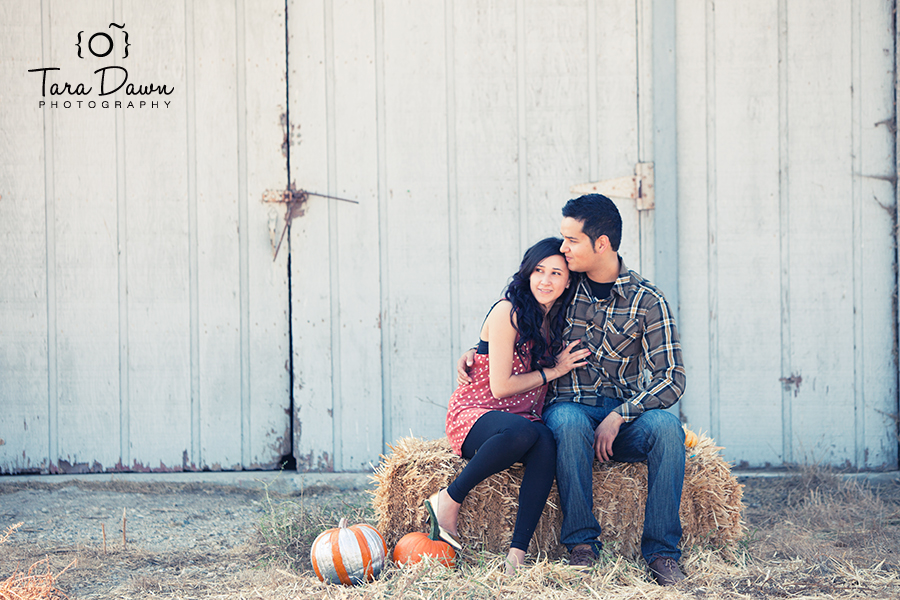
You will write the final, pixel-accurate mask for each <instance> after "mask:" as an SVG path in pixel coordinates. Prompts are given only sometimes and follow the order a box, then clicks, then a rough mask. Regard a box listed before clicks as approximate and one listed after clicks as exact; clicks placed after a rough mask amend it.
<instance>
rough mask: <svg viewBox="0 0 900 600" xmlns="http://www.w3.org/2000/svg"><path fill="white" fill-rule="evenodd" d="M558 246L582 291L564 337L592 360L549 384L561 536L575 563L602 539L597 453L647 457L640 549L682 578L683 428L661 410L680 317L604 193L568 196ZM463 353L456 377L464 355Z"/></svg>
mask: <svg viewBox="0 0 900 600" xmlns="http://www.w3.org/2000/svg"><path fill="white" fill-rule="evenodd" d="M560 233H561V234H562V237H563V240H564V241H563V245H562V248H561V250H562V252H563V253H564V254H565V256H566V261H567V263H568V265H569V269H570V270H571V271H573V272H575V273H579V274H580V275H578V276H577V277H576V278H574V279H572V284H573V285H575V286H576V293H575V294H574V297H573V299H572V301H571V302H570V303H569V304H568V306H567V307H565V310H566V311H567V312H566V317H567V323H568V324H567V326H566V329H565V331H564V334H563V339H564V341H565V342H566V343H568V342H571V341H574V340H579V339H580V340H581V341H582V346H587V347H588V348H590V349H591V355H590V356H589V357H588V364H587V365H586V366H585V367H581V368H579V369H576V370H573V371H571V372H570V373H569V374H568V375H565V376H563V377H561V378H560V379H558V380H556V381H554V382H553V383H552V384H551V387H550V390H549V392H548V394H547V400H546V406H545V408H544V417H543V418H544V422H545V423H546V424H547V426H548V427H549V428H550V429H551V430H552V431H553V434H554V437H555V438H556V443H557V471H556V482H557V487H558V489H559V495H560V502H561V504H562V511H563V525H562V531H561V533H560V541H561V542H562V543H563V544H565V545H566V547H567V548H568V549H569V563H570V564H572V565H576V566H590V565H591V564H593V563H594V561H595V560H596V558H597V552H598V551H599V550H600V548H601V543H600V541H599V536H600V525H599V523H598V522H597V519H596V518H595V517H594V513H593V460H594V457H596V458H597V460H599V461H601V462H605V461H608V460H616V461H620V462H641V461H647V471H648V477H647V504H646V509H645V512H644V531H643V535H642V538H641V554H642V555H643V557H644V559H645V560H646V561H647V564H648V566H649V567H650V571H651V573H652V574H653V576H654V578H655V579H656V581H657V582H658V583H660V584H661V585H673V584H675V583H678V582H679V581H681V580H682V579H684V574H683V573H682V572H681V570H680V569H679V567H678V562H677V561H678V559H679V558H681V552H680V550H679V549H678V543H679V542H680V540H681V520H680V518H679V507H680V505H681V490H682V486H683V483H684V430H683V429H682V427H681V423H680V421H679V420H678V418H677V417H676V416H674V415H672V414H671V413H669V412H666V411H664V410H660V409H663V408H667V407H669V406H671V405H673V404H674V403H675V402H677V401H678V399H679V398H680V397H681V394H682V392H683V391H684V384H685V375H684V365H683V362H682V359H681V345H680V343H679V341H678V333H677V330H676V328H675V321H674V319H673V318H672V315H671V312H670V310H669V306H668V304H667V303H666V300H665V298H664V297H663V295H662V293H660V291H659V290H657V289H656V288H655V287H653V286H652V285H650V284H649V283H648V282H647V281H646V280H645V279H643V278H642V277H641V276H640V275H638V274H637V273H635V272H634V271H629V270H628V269H627V268H626V267H625V264H624V263H623V262H622V259H621V258H620V257H619V254H618V249H619V242H620V240H621V237H622V219H621V216H620V215H619V211H618V209H617V208H616V206H615V204H613V202H612V201H611V200H610V199H609V198H607V197H605V196H601V195H599V194H589V195H586V196H581V197H580V198H576V199H574V200H570V201H569V202H568V203H567V204H566V205H565V207H564V208H563V220H562V224H561V226H560ZM467 358H469V356H468V355H466V356H464V357H463V358H461V359H460V362H459V371H460V379H461V380H464V379H466V378H467V376H466V375H465V366H466V359H467Z"/></svg>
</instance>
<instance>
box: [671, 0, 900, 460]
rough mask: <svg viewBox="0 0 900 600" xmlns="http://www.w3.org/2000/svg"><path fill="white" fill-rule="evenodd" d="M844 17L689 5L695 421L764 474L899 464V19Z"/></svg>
mask: <svg viewBox="0 0 900 600" xmlns="http://www.w3.org/2000/svg"><path fill="white" fill-rule="evenodd" d="M704 4H705V6H704ZM882 4H884V3H882ZM831 8H832V10H822V6H821V3H812V2H807V3H802V2H783V1H781V2H779V1H777V0H772V1H771V2H766V3H754V4H753V5H752V6H750V5H746V6H736V5H729V4H725V5H723V4H721V3H716V4H715V7H714V9H713V4H712V3H711V2H707V3H702V2H681V3H679V13H678V18H679V21H678V27H679V29H678V31H679V43H680V45H679V48H678V64H679V90H680V94H679V104H680V108H679V148H680V150H679V169H680V173H681V176H680V179H679V184H680V185H683V186H685V187H683V188H682V191H681V193H680V194H679V208H680V215H679V220H680V223H681V226H680V231H681V240H680V248H681V250H682V260H681V265H682V274H681V276H682V285H681V306H682V312H681V324H680V325H681V331H682V333H683V338H684V339H683V341H684V346H685V355H686V357H688V358H687V361H688V369H689V382H690V383H689V390H688V393H687V394H686V396H685V399H684V400H683V402H682V409H681V410H682V414H683V416H684V417H685V418H686V419H687V420H688V421H689V422H691V423H692V424H693V425H695V426H697V427H699V428H701V429H708V430H710V431H711V432H712V433H713V435H714V436H715V437H716V439H717V441H718V442H719V443H720V444H722V445H723V446H725V448H726V454H727V455H728V456H729V458H730V459H732V460H735V461H738V462H742V463H745V464H749V465H753V466H760V465H765V464H782V463H784V462H801V463H804V462H805V463H820V462H821V463H826V464H847V465H852V466H857V467H860V468H896V465H897V440H896V424H895V422H894V421H893V419H892V417H891V416H890V415H895V414H896V413H897V378H896V373H895V371H896V366H895V359H894V358H893V357H892V352H891V349H892V344H893V332H892V329H893V328H892V326H888V325H887V323H889V322H891V321H892V317H891V316H890V313H891V308H890V305H891V298H890V296H891V293H890V292H888V289H889V288H892V287H893V285H894V282H895V281H896V274H895V273H894V272H893V271H892V267H891V265H890V263H891V261H892V257H891V252H892V251H891V249H890V248H891V244H892V242H893V240H892V235H891V233H890V232H889V229H890V227H891V218H890V215H889V211H887V210H884V209H883V208H882V207H881V206H879V203H881V204H883V205H885V206H888V205H889V204H892V203H893V200H892V199H891V198H892V194H893V189H892V186H891V183H890V182H888V181H884V180H883V179H873V178H871V177H867V176H866V175H869V174H874V173H880V174H881V176H882V177H884V176H887V177H890V172H891V170H892V168H893V167H892V164H893V157H892V154H893V148H892V146H891V144H892V139H891V137H890V135H888V134H886V133H885V132H884V131H881V130H879V129H878V127H879V126H877V125H875V124H876V123H878V122H880V121H884V120H885V119H887V120H888V122H892V121H893V119H894V112H893V107H892V105H891V101H892V99H891V92H890V84H889V83H887V79H889V78H890V74H891V72H892V70H893V69H894V62H893V51H894V48H893V40H892V39H891V36H890V33H889V31H888V30H887V26H888V24H889V23H890V16H889V7H888V6H887V5H878V6H876V3H866V2H861V3H852V4H848V3H835V4H834V6H832V7H831ZM704 28H705V33H704ZM701 40H702V42H701ZM886 78H887V79H886ZM863 115H866V116H865V117H863ZM881 127H884V126H883V125H882V126H881ZM864 163H865V164H864ZM863 190H865V191H863ZM704 216H705V219H704ZM704 221H705V223H704ZM702 239H706V240H707V243H706V244H705V245H703V244H698V243H697V242H698V241H699V240H702ZM870 319H871V320H872V321H875V322H876V323H881V324H882V326H881V328H880V329H878V328H877V327H876V326H874V325H873V324H871V323H870ZM706 321H708V324H707V323H705V322H706ZM707 340H709V342H708V343H707ZM704 345H706V352H703V350H704ZM854 348H855V349H854ZM694 351H697V352H698V354H696V355H694V354H693V352H694ZM703 354H705V357H704V356H703ZM869 371H873V372H874V373H877V374H878V375H876V376H875V377H871V376H870V375H869V374H868V373H869ZM704 372H706V373H708V376H706V377H704V376H703V373H704ZM876 380H877V383H875V381H876ZM695 382H697V383H699V385H700V386H701V387H700V389H699V390H698V389H697V388H695V387H694V385H695ZM698 391H699V392H700V393H699V394H698V393H697V392H698Z"/></svg>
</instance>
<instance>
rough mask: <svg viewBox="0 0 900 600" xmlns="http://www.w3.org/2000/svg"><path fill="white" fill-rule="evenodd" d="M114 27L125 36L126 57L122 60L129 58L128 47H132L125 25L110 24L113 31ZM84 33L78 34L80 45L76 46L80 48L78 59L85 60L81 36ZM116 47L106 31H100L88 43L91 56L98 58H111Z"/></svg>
mask: <svg viewBox="0 0 900 600" xmlns="http://www.w3.org/2000/svg"><path fill="white" fill-rule="evenodd" d="M113 27H116V28H118V29H121V30H122V33H124V34H125V55H124V56H123V57H122V58H123V59H124V58H128V46H130V45H131V44H130V43H128V32H127V31H125V23H122V24H121V25H119V24H118V23H110V24H109V28H110V29H111V28H113ZM82 33H84V31H79V32H78V43H77V44H75V46H77V47H78V58H82V59H83V58H84V56H82V55H81V34H82ZM114 46H115V43H114V42H113V39H112V36H111V35H109V34H108V33H106V32H104V31H98V32H97V33H95V34H93V35H92V36H91V37H90V38H89V39H88V42H87V49H88V51H89V52H90V53H91V54H93V55H94V56H96V57H97V58H103V57H104V56H109V54H110V53H111V52H112V51H113V47H114Z"/></svg>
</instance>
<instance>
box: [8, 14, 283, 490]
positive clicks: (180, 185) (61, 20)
mask: <svg viewBox="0 0 900 600" xmlns="http://www.w3.org/2000/svg"><path fill="white" fill-rule="evenodd" d="M284 8H285V7H284V2H283V0H282V1H265V2H257V1H253V2H249V1H246V2H245V1H244V0H237V1H235V2H220V1H218V0H196V1H191V0H162V1H158V2H132V1H128V0H93V1H80V2H77V3H76V2H67V1H62V0H44V1H42V2H19V1H17V0H2V1H0V44H2V55H3V59H2V61H0V82H2V89H3V92H2V98H0V131H2V134H0V472H3V473H25V472H45V473H46V472H87V471H115V470H199V469H212V470H218V469H253V468H276V467H277V466H278V465H279V463H280V461H281V458H282V456H283V455H284V454H287V453H289V452H290V418H289V397H290V385H289V381H290V373H289V368H288V366H289V359H290V357H289V350H288V348H289V338H288V329H289V323H288V317H287V315H288V299H287V298H288V289H287V262H288V261H287V253H280V254H279V256H278V257H277V259H275V260H273V250H272V241H271V238H272V237H273V235H272V234H273V233H277V231H278V230H279V228H280V227H281V226H282V224H283V222H282V217H281V216H280V215H279V214H278V212H277V211H275V212H272V211H273V210H274V209H273V208H272V207H271V206H270V205H267V204H265V203H264V202H263V201H262V199H263V196H264V193H265V191H266V190H267V189H272V188H274V189H278V188H280V189H284V188H285V187H286V186H287V179H288V178H287V164H286V157H285V153H284V148H283V147H284V140H285V136H286V133H285V130H284V122H285V116H284V115H285V113H286V109H287V107H286V101H285V98H286V88H285V85H286V83H285V54H286V50H285V43H284V39H285V27H284V19H285V14H284V12H285V11H284ZM111 23H115V24H116V26H112V25H111ZM126 33H127V36H128V37H127V43H129V44H130V45H128V46H126V38H125V34H126ZM104 36H108V38H107V37H104ZM78 43H80V45H77V44H78ZM126 52H127V54H126ZM104 53H106V54H104ZM108 66H113V67H121V68H122V69H125V70H126V71H127V75H128V79H127V81H128V83H129V84H134V85H135V86H138V85H147V84H150V83H154V84H156V85H166V86H168V88H169V89H170V90H172V92H171V94H167V95H158V94H157V95H149V96H143V97H141V96H135V95H127V88H125V87H123V88H122V89H121V90H120V91H117V92H116V93H114V94H112V95H106V96H103V97H101V96H100V92H101V90H102V89H103V88H102V87H101V82H100V81H99V79H98V77H99V75H98V74H95V71H96V70H97V69H100V68H103V67H108ZM40 68H58V69H60V70H59V71H54V72H48V74H47V76H48V80H47V81H48V83H47V85H48V86H49V85H50V84H51V83H52V82H55V83H57V84H58V85H59V88H62V84H63V82H69V83H70V84H71V89H72V90H74V89H76V85H77V84H78V83H83V84H84V86H83V89H84V90H85V91H86V90H87V88H92V89H91V91H90V92H89V93H87V94H86V95H83V96H76V95H72V94H63V95H56V96H52V97H51V96H50V94H49V93H48V94H47V96H46V97H42V92H41V89H42V88H41V74H40V73H30V72H29V70H30V69H40ZM110 73H111V74H110V75H109V77H110V78H112V77H114V76H118V77H123V74H122V71H120V70H117V69H113V70H112V71H110ZM117 81H121V80H117ZM111 87H112V79H109V80H107V82H106V90H107V91H108V90H109V89H110V88H111ZM42 100H44V101H45V104H43V105H40V104H39V101H42ZM103 101H107V102H108V105H107V106H104V104H103ZM142 101H146V104H139V102H142ZM151 101H154V102H156V104H155V105H151V104H150V102H151ZM76 102H77V104H76ZM115 102H121V105H116V104H114V103H115ZM129 102H133V105H129V104H128V103H129ZM164 103H165V104H164Z"/></svg>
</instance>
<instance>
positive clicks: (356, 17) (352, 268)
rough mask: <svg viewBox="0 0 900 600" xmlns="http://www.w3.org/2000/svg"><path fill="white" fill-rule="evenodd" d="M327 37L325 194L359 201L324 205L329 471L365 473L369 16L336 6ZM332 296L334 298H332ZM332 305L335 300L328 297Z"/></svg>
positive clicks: (376, 391)
mask: <svg viewBox="0 0 900 600" xmlns="http://www.w3.org/2000/svg"><path fill="white" fill-rule="evenodd" d="M330 24H331V30H332V32H333V40H334V46H333V50H334V59H333V60H334V62H333V64H334V95H333V96H332V97H331V102H330V104H329V113H330V114H333V115H334V117H335V118H334V128H333V130H330V131H329V134H330V135H331V136H332V137H333V139H334V144H333V146H334V150H335V152H334V155H333V157H332V164H331V165H330V166H329V176H330V181H329V186H328V189H329V191H330V192H332V193H334V194H336V195H337V196H339V197H343V198H350V199H355V200H358V201H359V204H350V203H346V202H340V201H336V200H325V199H322V198H314V199H313V202H322V203H329V209H330V215H329V217H330V220H331V225H332V228H331V232H330V238H331V239H330V240H329V242H330V245H331V252H332V256H333V257H334V258H335V259H336V260H337V264H338V265H339V270H338V273H337V277H336V278H335V279H332V283H336V284H337V285H336V286H335V288H334V291H335V292H337V294H338V300H339V302H338V306H337V309H338V312H339V315H340V319H336V320H335V321H334V322H333V327H334V329H335V334H336V335H337V336H339V344H338V349H339V356H338V357H337V358H338V360H337V361H335V365H336V368H335V372H336V374H338V376H339V377H340V380H341V386H340V388H339V390H335V391H336V392H337V391H339V393H340V396H336V397H335V406H336V407H340V408H341V410H340V411H336V412H335V430H334V438H335V442H336V444H338V447H337V448H336V451H335V467H336V468H337V469H339V470H341V471H361V470H367V469H370V468H371V467H372V465H375V464H377V463H378V458H379V455H380V454H381V453H382V451H383V444H382V410H381V408H382V407H381V402H382V395H381V389H382V385H381V383H382V382H381V377H382V372H381V364H382V363H381V327H380V324H381V319H380V315H381V299H380V289H379V261H380V258H379V254H378V252H377V251H376V249H377V248H378V247H379V237H380V236H379V230H378V228H377V227H373V226H372V224H373V223H377V222H378V217H379V210H378V160H377V146H376V143H377V142H376V140H377V132H376V106H375V98H376V95H375V92H376V81H375V78H376V71H375V64H374V57H375V12H374V10H360V7H359V3H358V2H354V1H353V0H343V1H335V2H334V6H333V11H332V19H331V22H330ZM333 293H334V292H333ZM332 298H334V296H332Z"/></svg>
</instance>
